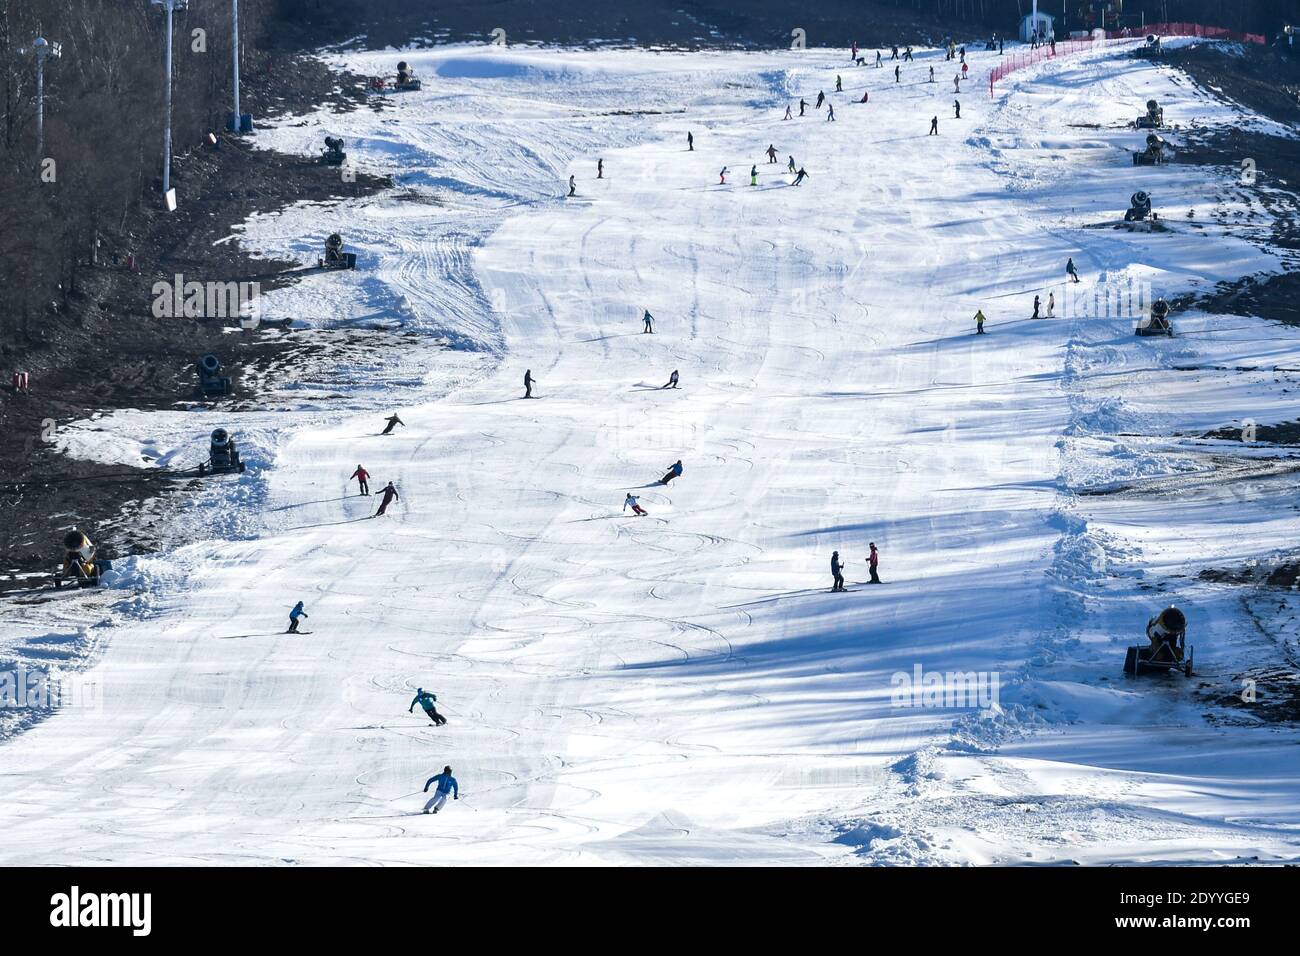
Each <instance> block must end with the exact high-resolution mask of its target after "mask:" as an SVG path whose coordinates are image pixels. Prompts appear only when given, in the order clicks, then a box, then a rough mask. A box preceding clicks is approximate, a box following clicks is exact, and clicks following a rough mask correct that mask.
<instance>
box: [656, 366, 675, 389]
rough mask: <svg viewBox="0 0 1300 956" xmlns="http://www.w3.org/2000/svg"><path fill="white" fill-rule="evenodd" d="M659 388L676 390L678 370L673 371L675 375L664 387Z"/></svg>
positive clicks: (669, 378) (671, 376) (670, 377)
mask: <svg viewBox="0 0 1300 956" xmlns="http://www.w3.org/2000/svg"><path fill="white" fill-rule="evenodd" d="M659 387H660V388H661V389H662V388H676V387H677V369H673V374H672V375H669V376H668V381H667V382H665V383H664V384H663V385H660V386H659Z"/></svg>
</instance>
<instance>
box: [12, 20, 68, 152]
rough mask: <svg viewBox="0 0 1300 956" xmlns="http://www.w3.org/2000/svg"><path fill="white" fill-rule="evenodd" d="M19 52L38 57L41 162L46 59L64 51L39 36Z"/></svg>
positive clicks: (37, 86) (38, 112) (37, 82)
mask: <svg viewBox="0 0 1300 956" xmlns="http://www.w3.org/2000/svg"><path fill="white" fill-rule="evenodd" d="M19 52H21V53H30V54H33V55H34V56H35V57H36V161H37V162H38V163H39V162H40V161H41V160H43V159H44V158H45V61H46V60H47V59H49V58H50V57H54V58H55V59H56V60H57V59H58V58H59V56H60V55H61V54H62V52H63V51H62V48H61V47H60V45H59V44H57V43H51V42H50V41H49V40H47V39H45V37H37V38H36V39H35V40H33V41H32V45H31V46H30V47H28V48H24V49H23V50H21V51H19Z"/></svg>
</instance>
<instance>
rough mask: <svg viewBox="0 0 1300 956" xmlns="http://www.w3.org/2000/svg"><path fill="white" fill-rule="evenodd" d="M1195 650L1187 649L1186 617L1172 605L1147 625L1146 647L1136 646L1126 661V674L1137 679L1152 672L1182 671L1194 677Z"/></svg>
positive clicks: (1127, 655)
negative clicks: (1193, 658) (1193, 660)
mask: <svg viewBox="0 0 1300 956" xmlns="http://www.w3.org/2000/svg"><path fill="white" fill-rule="evenodd" d="M1192 657H1193V648H1191V647H1188V646H1187V617H1186V616H1185V615H1184V614H1183V612H1182V611H1180V610H1178V608H1176V607H1174V606H1173V605H1172V604H1171V605H1169V607H1167V608H1165V609H1164V610H1163V611H1161V612H1160V613H1159V614H1157V615H1156V616H1155V617H1153V618H1151V620H1149V621H1147V643H1146V645H1145V646H1143V645H1141V644H1135V645H1133V646H1132V647H1130V648H1129V649H1128V653H1127V654H1126V655H1125V657H1124V673H1125V674H1131V675H1132V676H1134V677H1137V676H1138V675H1140V674H1143V673H1150V672H1151V671H1182V672H1183V675H1184V676H1186V677H1191V676H1192Z"/></svg>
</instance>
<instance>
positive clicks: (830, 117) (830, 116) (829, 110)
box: [826, 103, 835, 123]
mask: <svg viewBox="0 0 1300 956" xmlns="http://www.w3.org/2000/svg"><path fill="white" fill-rule="evenodd" d="M826 122H828V123H834V122H835V104H834V103H827V104H826Z"/></svg>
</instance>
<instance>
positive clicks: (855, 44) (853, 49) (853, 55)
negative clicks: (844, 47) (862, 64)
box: [849, 40, 858, 61]
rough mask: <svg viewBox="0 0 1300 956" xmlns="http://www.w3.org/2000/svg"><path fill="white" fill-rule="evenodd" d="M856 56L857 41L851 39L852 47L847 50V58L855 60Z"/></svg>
mask: <svg viewBox="0 0 1300 956" xmlns="http://www.w3.org/2000/svg"><path fill="white" fill-rule="evenodd" d="M857 58H858V41H857V40H854V41H853V48H852V49H851V50H850V51H849V59H850V60H854V61H856V60H857Z"/></svg>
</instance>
